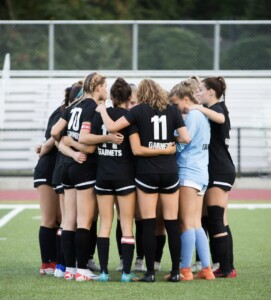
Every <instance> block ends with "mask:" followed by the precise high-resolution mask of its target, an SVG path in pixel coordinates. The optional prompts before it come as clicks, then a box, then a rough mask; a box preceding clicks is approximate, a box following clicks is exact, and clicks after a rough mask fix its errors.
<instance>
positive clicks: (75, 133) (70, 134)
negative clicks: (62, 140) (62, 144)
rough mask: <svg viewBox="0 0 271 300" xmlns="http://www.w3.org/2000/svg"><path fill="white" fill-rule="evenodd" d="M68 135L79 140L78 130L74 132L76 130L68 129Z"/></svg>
mask: <svg viewBox="0 0 271 300" xmlns="http://www.w3.org/2000/svg"><path fill="white" fill-rule="evenodd" d="M67 135H68V136H71V137H72V138H74V139H75V140H77V141H78V140H79V133H78V132H74V131H67Z"/></svg>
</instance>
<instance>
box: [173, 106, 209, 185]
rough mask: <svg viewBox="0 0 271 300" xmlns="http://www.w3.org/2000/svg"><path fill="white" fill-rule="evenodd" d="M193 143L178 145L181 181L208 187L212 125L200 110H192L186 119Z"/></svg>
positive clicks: (178, 164)
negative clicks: (209, 146)
mask: <svg viewBox="0 0 271 300" xmlns="http://www.w3.org/2000/svg"><path fill="white" fill-rule="evenodd" d="M185 125H186V127H187V130H188V132H189V135H190V138H191V142H190V143H189V144H187V145H184V144H180V143H177V153H176V157H177V166H178V174H179V178H180V179H184V180H191V181H194V182H195V183H197V184H201V185H208V180H209V175H208V162H209V155H208V145H209V143H210V125H209V121H208V119H207V118H206V117H205V116H204V114H203V113H201V112H200V111H198V110H191V111H190V112H189V113H188V114H187V116H186V119H185Z"/></svg>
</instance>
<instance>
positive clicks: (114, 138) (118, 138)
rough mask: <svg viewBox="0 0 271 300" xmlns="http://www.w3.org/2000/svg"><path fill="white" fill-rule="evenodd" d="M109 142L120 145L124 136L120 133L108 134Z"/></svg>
mask: <svg viewBox="0 0 271 300" xmlns="http://www.w3.org/2000/svg"><path fill="white" fill-rule="evenodd" d="M108 137H109V142H111V143H113V144H117V145H120V144H121V143H122V142H123V139H124V136H123V135H122V134H121V133H118V132H115V133H109V134H108Z"/></svg>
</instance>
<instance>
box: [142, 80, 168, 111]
mask: <svg viewBox="0 0 271 300" xmlns="http://www.w3.org/2000/svg"><path fill="white" fill-rule="evenodd" d="M137 98H138V103H139V104H140V103H146V104H149V105H150V106H151V107H153V108H158V110H163V109H165V108H166V106H167V105H168V104H169V102H168V97H167V93H166V91H165V90H164V89H163V88H162V87H161V86H160V85H159V84H158V83H156V82H155V81H153V80H152V79H143V80H142V81H141V82H140V84H139V86H138V90H137Z"/></svg>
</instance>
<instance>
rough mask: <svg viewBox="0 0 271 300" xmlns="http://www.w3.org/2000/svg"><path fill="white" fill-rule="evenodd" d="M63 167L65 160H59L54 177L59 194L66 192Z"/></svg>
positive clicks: (53, 181) (54, 184)
mask: <svg viewBox="0 0 271 300" xmlns="http://www.w3.org/2000/svg"><path fill="white" fill-rule="evenodd" d="M63 168H64V165H63V162H62V161H59V162H58V161H57V162H56V165H55V168H54V172H53V177H52V184H53V187H54V190H55V192H56V193H57V194H64V187H63V184H62V176H63Z"/></svg>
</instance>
